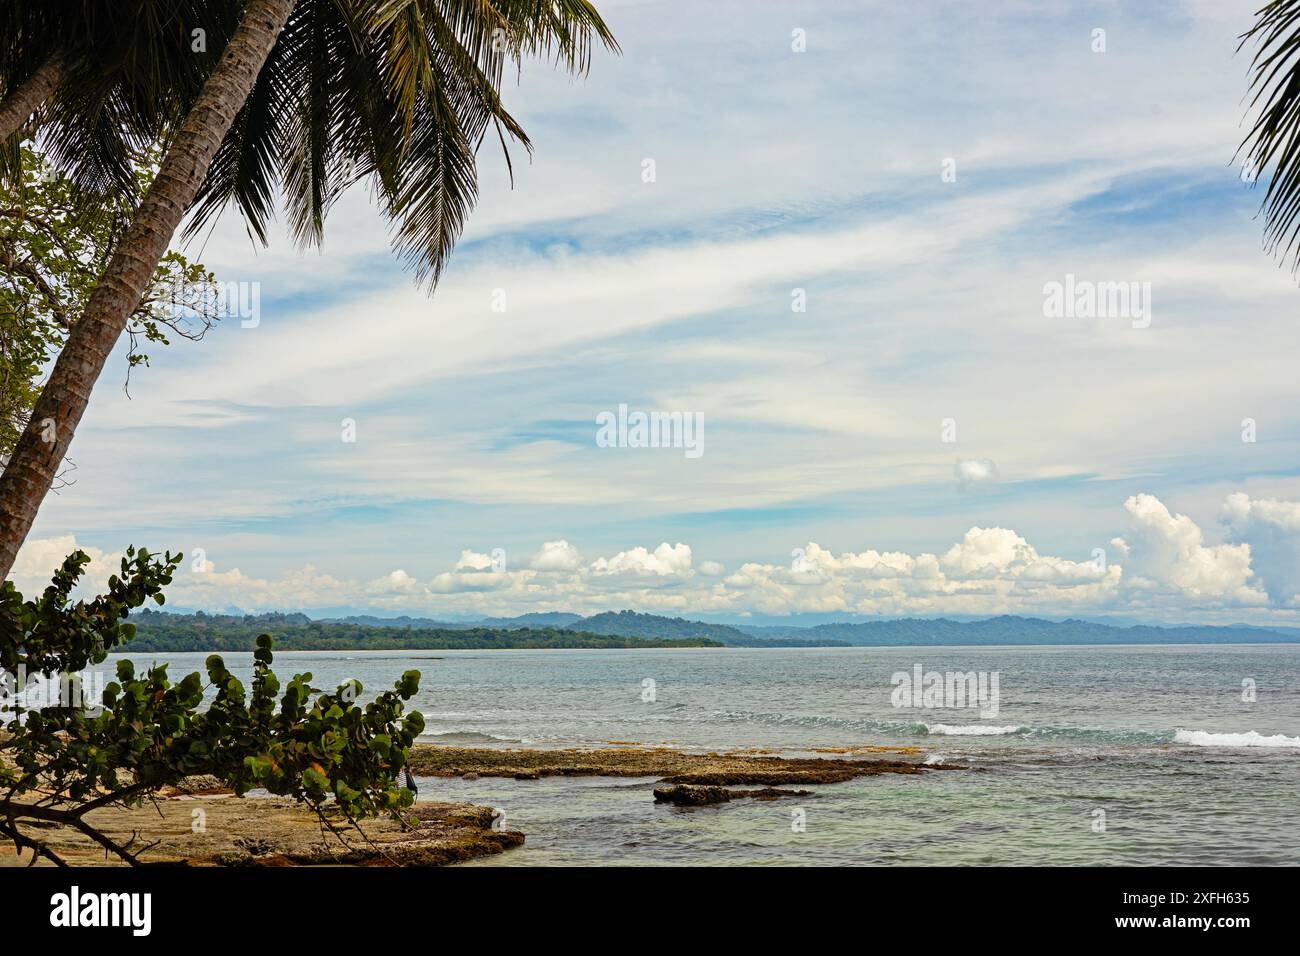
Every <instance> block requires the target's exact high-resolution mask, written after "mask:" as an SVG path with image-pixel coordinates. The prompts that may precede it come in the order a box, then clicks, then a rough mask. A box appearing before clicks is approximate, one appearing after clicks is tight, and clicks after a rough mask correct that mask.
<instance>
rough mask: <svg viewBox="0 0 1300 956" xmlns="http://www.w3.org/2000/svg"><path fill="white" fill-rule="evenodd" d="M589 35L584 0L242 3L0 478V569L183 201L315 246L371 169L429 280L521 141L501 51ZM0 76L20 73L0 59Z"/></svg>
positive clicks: (595, 22) (399, 236)
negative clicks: (487, 182) (490, 169)
mask: <svg viewBox="0 0 1300 956" xmlns="http://www.w3.org/2000/svg"><path fill="white" fill-rule="evenodd" d="M28 2H35V3H40V2H42V0H25V2H23V3H21V5H24V6H25V5H26V4H27V3H28ZM233 2H234V0H229V2H228V3H226V4H220V3H217V4H215V8H216V9H217V12H220V10H221V9H222V8H223V7H225V6H229V5H230V4H232V3H233ZM214 32H216V33H217V35H220V34H221V27H220V24H214ZM597 42H599V43H603V44H604V45H605V46H606V47H608V48H610V49H614V50H616V49H617V45H616V43H615V41H614V39H613V36H612V34H611V33H610V31H609V29H608V27H607V26H606V25H605V23H604V21H603V20H602V19H601V17H600V15H599V14H598V13H597V12H596V10H595V8H594V7H593V6H592V5H591V4H590V3H588V2H587V0H246V2H244V3H243V5H242V10H241V12H240V15H239V18H238V21H237V25H236V26H235V27H234V29H233V30H232V31H231V33H230V37H229V40H228V41H227V42H226V43H225V44H224V49H223V50H222V52H221V54H220V56H219V58H217V60H216V62H215V64H214V65H213V66H212V67H211V69H210V71H209V72H208V74H207V76H206V78H205V79H204V82H203V84H202V86H201V88H200V90H199V92H198V94H197V95H196V96H195V97H194V99H193V102H192V105H190V106H189V109H188V112H187V113H186V115H185V118H184V120H183V122H181V124H180V126H179V128H178V129H176V130H175V131H174V132H173V133H171V134H170V135H169V137H168V143H169V145H168V148H167V151H166V154H165V156H164V158H163V160H162V163H161V165H160V167H159V169H158V173H157V176H156V177H155V179H154V182H153V185H152V186H151V188H150V189H149V191H148V193H147V194H146V196H145V198H144V200H143V201H142V203H141V204H140V207H139V210H138V212H137V214H136V217H135V220H134V222H133V223H132V224H131V226H130V227H129V229H128V230H127V231H126V233H125V235H124V236H123V238H122V239H121V241H120V244H119V245H118V247H117V249H116V251H115V253H114V255H113V257H112V259H111V260H110V261H109V264H108V266H107V268H106V270H105V272H104V275H103V277H102V279H101V280H100V281H99V283H98V285H97V286H96V288H95V291H94V292H93V293H92V295H91V297H90V299H89V301H88V302H87V305H86V308H85V312H84V314H83V315H82V316H81V317H80V319H78V320H77V322H76V324H75V325H74V327H73V329H72V331H71V332H70V333H69V336H68V339H67V342H66V344H65V345H64V347H63V350H62V352H61V353H60V355H59V358H58V360H57V361H56V362H55V365H54V368H53V370H52V372H51V374H50V378H49V380H48V382H47V383H46V385H45V387H44V389H43V390H42V393H41V397H40V398H39V399H38V401H37V403H36V406H35V408H34V410H33V413H32V418H31V421H30V422H29V424H28V427H27V429H26V430H25V431H24V433H23V435H22V436H21V438H20V439H19V441H18V444H17V445H16V447H15V449H14V452H13V455H12V456H11V458H10V460H9V463H8V465H7V466H6V468H5V471H4V475H3V477H2V478H0V576H5V575H7V574H8V572H9V569H10V568H11V567H12V565H13V561H14V558H15V556H16V554H17V551H18V548H19V547H20V546H21V544H22V542H23V540H24V539H25V538H26V535H27V533H28V531H29V530H30V528H31V524H32V521H33V520H34V518H35V515H36V512H37V509H38V508H39V507H40V504H41V501H42V500H43V499H44V497H45V494H46V493H47V492H48V490H49V488H50V484H51V482H52V481H53V479H54V477H55V474H56V471H57V468H58V465H59V463H60V462H61V461H62V460H63V457H64V455H65V454H66V452H67V450H68V446H69V444H70V443H71V441H72V437H73V432H74V430H75V429H76V427H77V424H78V423H79V422H80V420H81V417H82V415H83V414H84V412H85V409H86V406H87V403H88V402H89V400H90V392H91V389H92V388H93V387H94V384H95V381H96V380H97V379H98V377H99V375H100V372H101V371H102V370H103V367H104V364H105V362H106V361H107V359H108V355H109V353H110V352H111V350H112V348H113V346H114V345H115V343H116V342H117V341H118V339H119V338H120V337H121V335H122V332H123V329H124V328H125V326H126V322H127V319H128V317H129V315H130V314H131V312H132V311H133V310H134V309H135V307H136V305H137V304H138V302H139V301H140V298H141V296H142V294H143V292H144V289H145V288H146V286H147V283H148V280H149V277H150V276H151V275H152V274H153V271H154V268H155V267H156V266H157V264H158V262H159V260H160V259H161V257H162V256H163V254H164V253H165V252H166V250H167V246H168V244H169V243H170V242H171V241H172V238H173V236H174V235H175V233H176V231H177V229H178V228H179V227H180V226H181V224H182V221H183V219H184V217H185V216H186V215H187V213H189V212H190V211H191V210H193V213H194V215H193V217H192V227H197V226H199V225H201V224H202V223H203V222H204V221H206V220H207V219H208V218H209V217H210V216H211V215H212V214H213V213H214V212H215V211H216V210H219V209H221V208H223V207H224V206H226V205H227V204H228V203H234V204H235V205H236V206H237V207H238V208H239V209H240V211H241V212H242V213H243V215H244V216H245V218H246V220H247V221H248V224H249V227H250V229H251V231H252V232H253V233H254V234H255V235H257V236H259V237H261V238H263V239H264V238H265V235H266V233H265V225H266V222H267V220H268V219H269V217H270V215H271V213H272V209H273V205H274V202H275V197H276V196H277V195H280V196H282V197H283V202H284V205H285V207H286V210H287V215H288V220H289V225H290V228H291V230H292V233H293V234H294V236H295V238H296V239H297V240H298V241H299V242H302V243H314V242H318V241H319V240H320V238H321V235H322V230H323V225H324V220H325V217H326V214H327V213H328V211H329V208H330V206H331V204H332V203H333V202H334V201H335V200H336V199H337V198H338V196H339V195H340V194H341V193H342V192H343V191H344V190H345V189H346V188H348V186H350V185H352V184H353V183H355V182H357V181H358V180H360V179H363V178H364V179H368V180H370V181H371V182H372V183H373V184H374V185H375V187H376V192H377V195H378V196H379V199H380V204H381V207H382V209H383V211H384V212H385V214H386V215H388V216H389V217H390V218H391V219H392V220H393V221H394V222H395V226H396V228H395V230H394V246H395V249H396V251H397V253H398V254H399V255H400V256H401V257H402V258H403V259H404V260H405V261H406V262H407V263H408V264H409V265H410V266H411V267H412V268H413V270H414V271H415V273H416V275H417V277H418V278H420V279H421V280H427V281H428V283H429V284H430V285H432V284H433V283H435V282H436V281H437V279H438V276H439V275H440V273H441V270H442V268H443V265H444V264H445V262H446V258H447V255H448V253H449V252H450V250H451V247H452V244H453V243H454V241H455V239H456V238H457V236H458V235H459V233H460V230H461V227H462V225H463V223H464V220H465V217H466V215H467V214H468V212H469V210H470V208H471V207H472V205H473V202H474V199H475V193H476V185H477V173H476V166H475V154H476V151H477V149H478V147H479V145H480V144H481V142H482V141H483V139H484V137H485V136H486V134H487V133H488V132H489V130H492V131H495V132H496V133H497V135H498V136H499V137H500V139H501V142H502V145H503V146H504V145H505V142H506V138H507V137H510V138H512V139H514V140H515V141H517V142H520V143H522V144H523V145H524V146H525V147H528V140H527V138H526V137H525V135H524V132H523V130H522V129H521V128H520V127H519V124H518V123H516V122H515V120H514V119H513V118H512V117H511V116H510V115H509V114H508V113H507V112H506V110H505V109H504V107H503V106H502V104H501V100H500V96H499V92H498V91H499V87H500V83H501V78H502V74H503V72H504V69H505V66H506V65H507V63H509V62H517V61H519V60H520V59H522V58H523V57H525V56H540V57H548V58H554V59H555V60H556V61H557V63H558V64H559V65H561V66H563V67H564V68H566V69H568V70H569V71H571V72H582V71H585V70H586V69H587V68H588V66H589V63H590V57H591V54H592V51H593V46H594V45H595V44H596V43H597ZM2 52H3V50H0V53H2ZM0 75H18V73H17V70H15V69H11V68H10V66H9V64H7V63H0ZM65 83H66V81H65ZM59 95H67V96H68V97H69V98H70V99H71V98H73V96H74V91H69V92H68V93H67V94H62V93H61V94H59ZM170 95H171V94H170V93H169V91H167V90H159V91H158V93H157V98H158V101H159V102H163V103H166V102H167V100H168V98H169V96H170ZM177 95H178V96H179V97H183V96H184V95H185V91H184V89H183V88H182V89H181V90H180V91H179V93H178V94H177ZM163 112H165V110H163ZM56 121H57V119H56V118H54V117H52V118H51V119H50V122H56ZM52 135H56V134H52Z"/></svg>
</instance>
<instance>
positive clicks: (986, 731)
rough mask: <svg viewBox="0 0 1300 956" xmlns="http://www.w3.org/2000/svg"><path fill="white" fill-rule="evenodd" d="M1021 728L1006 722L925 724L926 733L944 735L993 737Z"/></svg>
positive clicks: (1012, 732)
mask: <svg viewBox="0 0 1300 956" xmlns="http://www.w3.org/2000/svg"><path fill="white" fill-rule="evenodd" d="M1022 729H1023V728H1021V727H1019V726H1017V725H1015V724H1008V725H1006V726H1005V727H997V726H993V725H991V724H926V725H925V732H926V733H927V734H941V735H943V736H945V737H994V736H1001V735H1002V734H1014V733H1015V732H1016V731H1018V730H1022Z"/></svg>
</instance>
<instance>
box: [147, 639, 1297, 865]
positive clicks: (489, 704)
mask: <svg viewBox="0 0 1300 956" xmlns="http://www.w3.org/2000/svg"><path fill="white" fill-rule="evenodd" d="M128 656H130V657H132V658H133V659H135V660H136V661H137V663H139V664H144V663H148V662H149V661H150V660H153V659H155V658H156V659H158V660H160V661H162V660H165V661H168V662H169V663H170V664H171V671H172V674H173V676H175V677H179V676H180V675H182V674H183V673H186V672H188V671H189V670H192V669H196V668H197V669H201V665H202V660H203V657H204V655H202V654H159V655H151V654H132V655H128ZM226 658H227V665H228V666H230V667H231V669H232V670H234V671H235V672H236V673H240V672H241V670H244V671H246V670H248V668H247V666H246V662H242V661H239V660H237V655H230V654H228V655H226ZM918 666H919V667H920V668H921V672H922V674H923V675H924V674H928V673H931V672H936V673H938V674H940V675H945V674H947V673H949V672H953V673H968V672H974V673H975V674H976V675H977V678H978V677H982V678H983V680H984V687H985V689H986V691H988V692H989V693H988V695H986V697H985V698H984V700H983V703H984V704H985V706H984V707H983V708H982V710H983V714H981V708H980V707H978V706H959V705H964V704H968V703H969V702H966V701H962V700H960V699H954V698H953V697H952V696H949V697H948V698H946V699H945V698H943V697H942V695H940V697H939V698H937V699H936V698H934V697H932V698H931V699H929V700H928V701H927V700H925V699H924V698H921V699H918V700H917V701H916V703H919V704H927V703H928V704H930V705H940V706H928V707H913V706H898V705H899V704H900V703H906V701H900V699H899V694H900V691H899V690H898V686H899V684H900V683H901V684H906V685H907V686H908V687H909V688H910V687H912V686H913V674H914V671H915V669H916V668H917V667H918ZM276 667H277V670H278V671H279V672H280V673H281V674H288V673H291V672H298V671H304V670H310V671H311V672H312V673H313V674H314V676H315V682H316V685H317V686H331V687H332V686H334V685H335V684H337V683H338V682H340V681H341V680H343V679H345V678H348V677H355V678H358V679H360V680H361V681H362V682H363V683H364V684H365V685H366V688H367V690H368V691H374V690H377V689H378V688H379V687H380V686H383V685H391V683H392V681H393V680H395V679H396V677H397V676H398V675H399V674H400V673H401V672H402V671H404V670H407V669H410V668H416V669H419V670H420V671H421V672H422V674H423V678H422V681H421V689H420V694H419V696H418V698H417V700H416V701H415V702H414V703H415V706H416V707H417V708H418V709H419V710H421V711H422V712H423V713H424V715H425V718H426V722H427V733H426V736H427V739H429V740H431V741H435V742H443V743H450V744H458V745H463V746H499V747H521V746H524V747H571V746H609V745H618V744H626V743H638V744H646V745H666V746H674V747H682V748H686V749H689V750H697V751H703V752H707V751H725V750H729V749H739V748H762V749H765V750H770V751H772V752H775V753H779V754H788V755H796V754H807V753H809V752H811V751H813V750H814V749H815V748H842V747H864V746H873V745H890V746H906V747H918V748H921V750H922V751H923V756H922V757H920V758H918V759H923V760H924V761H926V762H929V763H941V762H943V763H952V764H960V765H963V766H966V767H969V768H970V769H969V770H966V771H952V772H948V771H936V772H932V773H927V774H923V775H919V776H918V775H889V774H886V775H880V776H876V777H865V778H861V779H858V780H856V781H852V782H849V783H842V784H830V785H822V786H816V787H812V788H810V789H812V790H814V791H815V794H814V795H813V796H810V797H803V798H792V799H786V800H778V801H773V802H768V803H760V802H755V801H748V800H744V801H733V802H731V803H727V804H723V805H720V806H712V807H701V808H685V809H683V808H674V807H669V806H661V805H656V804H655V803H654V800H653V796H652V793H651V790H652V789H653V786H654V782H655V781H654V779H652V778H647V779H644V780H642V779H627V778H590V777H588V778H576V777H575V778H558V777H557V778H545V779H541V780H535V781H515V780H501V779H493V778H483V779H479V780H474V781H465V780H447V779H443V778H422V779H420V780H419V784H420V794H421V797H422V798H426V799H445V800H465V801H470V802H475V803H482V804H488V805H491V806H494V807H497V808H499V809H500V810H501V811H502V813H503V819H504V822H505V825H506V826H507V827H508V828H510V829H518V830H522V831H523V832H524V833H525V834H526V835H527V843H526V845H525V846H524V847H523V848H521V849H518V850H514V851H511V852H509V853H505V854H502V855H500V856H496V857H492V858H489V859H484V860H478V861H474V862H472V863H469V864H466V865H471V866H511V865H517V866H518V865H523V866H526V865H581V864H618V865H662V864H676V865H690V864H708V865H885V864H902V865H943V864H972V865H998V864H1031V865H1034V864H1037V865H1116V864H1154V865H1191V864H1202V865H1215V864H1250V865H1261V864H1262V865H1277V864H1284V865H1293V864H1296V863H1300V646H1296V645H1256V646H1243V645H1235V646H1173V647H1168V646H1166V647H1030V648H1025V647H1014V648H1013V647H979V648H974V647H962V648H809V649H748V648H745V649H741V648H729V649H705V648H701V649H682V650H648V651H631V650H611V651H597V650H571V651H413V652H405V651H403V652H396V653H388V652H379V651H372V652H365V651H357V652H337V653H335V652H288V653H281V654H278V655H277V664H276ZM896 675H905V677H906V679H905V680H904V679H903V677H902V676H899V677H898V678H897V679H896ZM995 681H996V687H997V698H996V705H997V706H996V708H994V707H992V706H990V705H991V704H992V703H993V700H992V697H991V691H992V687H993V686H994V682H995ZM994 711H996V712H994Z"/></svg>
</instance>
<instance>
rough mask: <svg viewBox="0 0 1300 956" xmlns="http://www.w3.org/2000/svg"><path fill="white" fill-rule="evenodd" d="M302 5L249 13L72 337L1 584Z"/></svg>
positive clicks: (261, 7) (12, 474)
mask: <svg viewBox="0 0 1300 956" xmlns="http://www.w3.org/2000/svg"><path fill="white" fill-rule="evenodd" d="M294 3H295V0H248V2H247V3H246V4H245V6H244V13H243V15H242V17H241V18H240V21H239V27H238V28H237V29H236V30H235V33H234V36H232V37H231V38H230V43H229V44H228V45H227V47H226V49H225V52H224V53H222V55H221V60H220V61H219V62H218V63H217V66H216V67H215V69H213V71H212V73H211V75H209V76H208V78H207V80H206V81H205V82H204V84H203V90H202V91H201V92H200V94H199V98H198V99H197V100H196V101H195V103H194V107H193V108H192V109H191V110H190V113H189V115H188V116H187V117H185V122H184V123H183V124H182V125H181V128H180V130H179V132H178V133H177V134H176V138H175V139H174V140H173V142H172V145H171V147H170V148H169V149H168V150H167V155H166V157H165V158H164V159H163V162H162V166H161V167H160V168H159V170H158V175H157V177H156V178H155V179H154V181H153V185H152V186H150V187H149V192H148V193H147V194H146V195H145V198H144V201H143V202H142V203H141V204H140V208H139V210H137V212H136V215H135V220H134V221H133V222H132V223H131V226H130V228H129V229H128V230H127V232H126V234H125V235H124V236H123V237H122V240H121V242H120V243H119V244H118V246H117V248H116V249H115V250H114V252H113V256H112V258H111V259H110V260H109V263H108V267H107V268H106V269H105V270H104V275H103V277H102V278H101V279H100V280H99V282H98V284H97V285H96V286H95V291H94V292H93V293H91V296H90V301H89V302H87V303H86V309H85V312H84V314H83V315H82V316H81V318H80V319H79V320H78V321H77V323H76V324H75V325H74V326H73V328H72V331H71V332H70V333H69V335H68V339H67V342H66V343H65V344H64V346H63V350H62V351H61V352H60V353H59V358H58V361H57V362H55V364H54V370H53V372H51V373H50V379H49V381H48V382H47V383H46V384H45V388H44V389H42V391H41V396H40V398H39V399H37V401H36V407H35V408H34V409H33V411H32V417H31V420H30V421H29V422H28V423H27V428H26V430H25V431H24V432H23V434H22V437H21V438H19V440H18V444H17V446H16V447H15V448H14V452H13V455H12V456H11V457H10V459H9V464H8V465H6V466H5V470H4V475H3V477H0V579H2V578H5V577H8V575H9V571H10V569H11V568H12V567H13V563H14V558H15V557H16V556H17V554H18V549H19V548H20V547H21V546H22V543H23V541H24V540H25V539H26V537H27V533H28V531H30V530H31V527H32V522H33V521H34V520H35V518H36V512H37V509H39V508H40V506H41V502H42V501H43V500H44V498H45V495H46V494H47V493H48V492H49V490H50V485H51V484H52V483H53V481H54V476H55V474H56V473H57V471H58V468H59V465H60V463H61V462H62V461H63V458H64V456H65V455H66V454H67V452H68V446H69V445H71V444H72V435H73V432H74V431H75V430H76V427H77V425H78V423H80V421H81V416H82V415H83V414H84V413H85V411H86V405H87V403H88V402H89V401H90V392H91V389H92V388H94V385H95V381H96V380H97V379H98V378H99V374H100V372H102V371H103V369H104V363H105V362H106V361H107V360H108V355H109V353H110V352H111V351H112V350H113V346H114V344H115V343H116V342H117V340H118V338H119V337H121V335H122V331H123V329H125V328H126V323H127V319H128V318H129V317H130V315H131V313H132V312H133V311H134V310H135V309H136V307H137V306H138V305H139V304H140V299H141V298H142V297H143V295H144V292H145V289H146V288H147V287H148V284H149V280H150V278H151V277H152V276H153V272H154V269H155V268H157V266H158V262H159V260H161V259H162V257H163V255H164V253H166V251H167V246H168V245H169V244H170V243H171V240H172V236H173V235H174V234H175V232H176V229H177V227H178V226H179V225H180V224H181V220H182V219H183V218H184V216H185V212H186V210H187V209H188V208H189V206H190V204H191V203H192V202H193V201H194V197H195V196H196V195H197V194H198V190H199V186H200V184H201V183H202V181H203V177H204V176H205V175H206V174H207V171H208V166H209V165H211V163H212V158H213V156H215V155H216V152H217V147H219V146H220V145H221V141H222V139H223V138H224V137H225V135H226V133H227V131H228V130H229V129H230V125H231V123H232V122H234V119H235V114H236V113H237V112H238V111H239V109H240V107H241V106H243V104H244V101H245V100H246V99H247V98H248V95H249V93H250V92H251V91H252V89H253V83H254V82H255V81H256V80H257V74H258V73H259V72H260V71H261V69H262V66H263V64H264V63H265V62H266V58H267V57H268V56H269V55H270V53H271V49H272V47H273V46H274V45H275V39H276V37H277V36H279V34H280V31H281V30H283V29H284V25H285V24H286V23H287V22H288V20H289V16H290V14H291V13H292V12H293V8H294Z"/></svg>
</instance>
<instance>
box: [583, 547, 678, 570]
mask: <svg viewBox="0 0 1300 956" xmlns="http://www.w3.org/2000/svg"><path fill="white" fill-rule="evenodd" d="M591 569H592V571H594V572H595V573H596V574H657V575H672V574H676V575H684V574H689V573H690V571H691V548H690V545H686V544H681V543H680V542H679V543H678V544H674V545H669V544H668V542H667V541H665V542H664V543H663V544H661V545H659V547H657V548H655V549H654V551H653V552H651V551H647V550H646V549H645V548H641V547H637V548H633V549H632V550H630V551H620V552H619V553H618V554H616V555H614V556H613V557H612V558H608V559H606V558H597V559H596V560H595V561H593V562H592V563H591Z"/></svg>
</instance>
